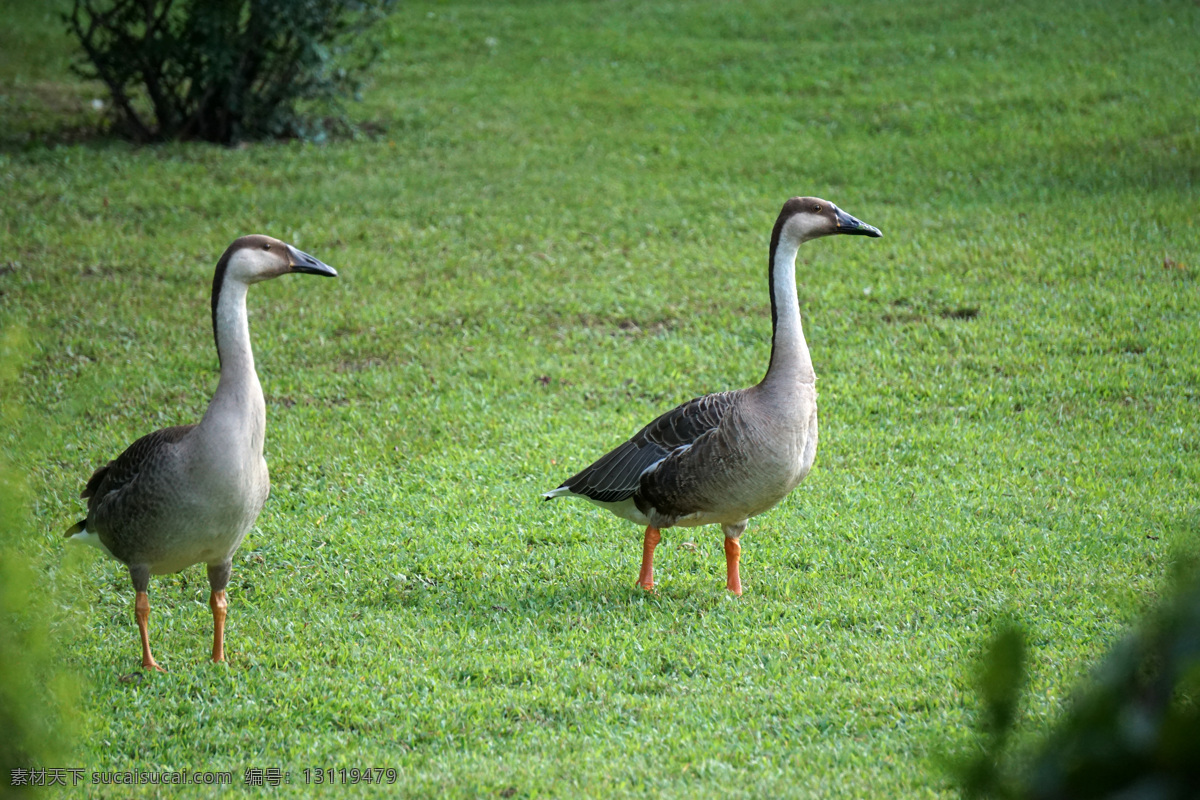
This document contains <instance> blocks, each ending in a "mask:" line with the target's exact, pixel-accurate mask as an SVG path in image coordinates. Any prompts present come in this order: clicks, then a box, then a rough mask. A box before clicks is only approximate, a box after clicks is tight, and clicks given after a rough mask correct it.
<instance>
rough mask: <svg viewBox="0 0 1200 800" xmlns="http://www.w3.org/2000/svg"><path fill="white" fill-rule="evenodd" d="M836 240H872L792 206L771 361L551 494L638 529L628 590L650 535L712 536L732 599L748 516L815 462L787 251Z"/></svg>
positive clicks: (867, 231)
mask: <svg viewBox="0 0 1200 800" xmlns="http://www.w3.org/2000/svg"><path fill="white" fill-rule="evenodd" d="M835 233H846V234H860V235H865V236H872V237H878V236H882V235H883V234H881V233H880V232H879V229H878V228H875V227H874V226H871V225H867V224H866V223H865V222H861V221H859V220H857V219H855V218H854V217H852V216H850V215H849V214H847V213H846V212H844V211H842V210H841V209H840V208H838V207H837V206H835V205H834V204H833V203H830V202H828V201H826V200H821V199H819V198H816V197H793V198H791V199H790V200H788V201H787V202H786V203H784V204H783V210H782V211H780V212H779V218H778V219H777V220H775V229H774V230H773V231H772V232H771V250H770V260H769V263H768V269H767V285H768V287H769V289H770V293H771V324H772V336H771V361H770V364H769V366H768V367H767V374H766V375H765V376H764V377H763V379H762V380H761V381H760V382H759V383H758V384H757V385H756V386H751V387H750V388H749V389H739V390H737V391H731V392H719V393H717V394H710V395H705V396H704V397H698V398H696V399H695V400H690V401H688V402H686V403H684V404H683V405H681V406H678V407H676V408H673V409H671V410H670V411H668V412H667V413H665V414H663V415H662V416H661V417H659V418H658V419H656V420H654V421H653V422H651V423H650V424H649V425H647V426H646V427H644V428H642V429H641V430H640V431H638V432H637V434H636V435H634V437H633V438H632V439H630V440H629V441H627V442H625V443H624V444H622V445H621V446H620V447H618V448H617V449H615V450H613V451H612V452H610V453H608V454H606V455H604V456H602V457H601V458H600V459H599V460H598V461H596V462H595V463H594V464H592V465H591V466H590V467H587V468H586V469H584V470H583V471H582V472H580V473H578V474H577V475H573V476H572V477H570V478H568V479H567V480H566V481H565V482H564V483H563V484H562V485H561V486H559V487H558V488H557V489H554V490H553V491H550V492H547V493H546V494H544V495H542V496H543V497H545V498H546V499H547V500H549V499H551V498H554V497H560V496H564V495H566V496H571V497H583V498H585V499H587V500H590V501H591V502H593V503H595V504H596V505H598V506H600V507H601V508H606V509H608V510H609V511H612V512H613V513H614V514H616V515H617V516H619V517H622V518H624V519H627V520H630V521H632V522H636V523H638V524H639V525H645V526H646V534H645V538H644V540H643V544H642V569H641V572H640V573H639V575H638V580H637V582H638V585H639V586H641V587H642V588H643V589H652V588H654V548H655V547H656V546H657V545H658V542H659V540H660V539H661V534H660V533H659V531H660V530H662V529H663V528H670V527H672V526H694V525H709V524H716V525H720V526H721V529H722V530H723V531H724V532H725V562H726V568H727V572H728V576H727V580H726V588H727V589H728V590H729V591H731V592H733V593H734V594H739V595H740V594H741V593H742V581H741V577H740V576H739V574H738V560H739V559H740V557H741V552H742V551H741V545H740V544H739V542H738V539H739V538H740V537H741V535H742V532H743V531H744V530H745V529H746V524H747V522H748V521H749V519H750V517H753V516H755V515H756V514H761V513H762V512H764V511H766V510H767V509H769V508H771V507H773V506H774V505H775V504H776V503H778V502H779V501H780V500H782V499H783V498H784V497H786V496H787V495H788V493H789V492H790V491H792V489H794V488H796V486H797V485H798V484H799V483H800V481H802V480H804V478H805V476H806V475H808V471H809V470H810V469H811V468H812V464H813V459H814V457H815V456H816V453H817V389H816V380H817V376H816V373H815V372H813V366H812V359H811V358H810V357H809V353H808V344H807V343H806V342H805V341H804V331H803V329H802V328H801V325H800V304H799V300H798V298H797V294H796V252H797V250H798V249H799V247H800V245H801V244H803V243H804V242H807V241H808V240H810V239H816V238H818V237H821V236H829V235H831V234H835Z"/></svg>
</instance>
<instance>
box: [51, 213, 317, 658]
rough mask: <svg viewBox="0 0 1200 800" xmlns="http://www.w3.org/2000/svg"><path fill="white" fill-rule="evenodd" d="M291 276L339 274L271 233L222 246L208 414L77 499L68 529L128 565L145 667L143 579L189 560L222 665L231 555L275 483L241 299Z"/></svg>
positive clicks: (109, 468) (143, 448)
mask: <svg viewBox="0 0 1200 800" xmlns="http://www.w3.org/2000/svg"><path fill="white" fill-rule="evenodd" d="M289 272H301V273H309V274H314V275H326V276H331V277H332V276H336V275H337V273H336V272H335V271H334V270H333V269H332V268H331V267H329V266H327V265H326V264H323V263H322V262H320V261H318V260H317V259H315V258H313V257H312V256H310V255H308V254H307V253H302V252H300V251H299V250H297V249H296V248H294V247H292V246H291V245H288V244H285V243H283V242H281V241H279V240H278V239H272V238H270V237H267V236H244V237H242V238H240V239H238V240H236V241H235V242H233V244H231V245H230V246H229V247H228V249H226V251H225V253H224V254H223V255H222V256H221V259H220V261H218V262H217V268H216V271H215V273H214V276H213V292H212V324H213V337H214V339H215V342H216V346H217V355H218V358H219V360H220V364H221V374H220V379H219V380H218V382H217V389H216V391H215V393H214V394H213V398H212V400H211V401H210V402H209V405H208V409H207V410H206V411H205V413H204V416H203V418H202V419H201V420H200V422H199V423H197V424H195V425H181V426H176V427H171V428H162V429H161V430H157V431H154V432H153V433H150V434H147V435H146V436H143V437H142V438H140V439H138V440H137V441H135V442H134V443H133V444H131V445H130V446H129V447H128V448H126V449H125V451H124V452H122V453H121V454H120V455H119V456H117V458H115V459H114V460H112V461H110V462H109V463H108V464H106V465H105V466H103V467H100V468H99V469H97V470H96V471H95V473H93V475H92V477H91V479H90V480H88V482H87V486H86V487H85V488H84V490H83V493H82V497H84V498H86V499H87V501H88V513H87V518H86V519H84V520H81V521H80V522H79V523H78V524H76V525H75V526H74V527H72V528H71V529H70V530H69V531H67V536H69V537H70V538H72V539H73V540H76V541H80V542H83V543H86V544H91V545H94V546H96V547H98V548H99V549H100V550H102V551H103V552H105V553H107V554H108V555H110V556H112V557H113V558H115V559H117V560H118V561H120V562H122V563H123V564H125V565H126V566H127V567H128V568H129V574H130V578H131V580H132V582H133V586H134V591H135V593H136V603H135V609H136V618H137V623H138V630H139V633H140V635H141V639H142V666H143V667H144V668H146V669H161V668H160V667H159V666H158V664H157V663H156V662H155V661H154V657H153V656H152V655H151V652H150V643H149V635H148V627H147V620H148V617H149V608H150V604H149V597H148V595H147V589H148V585H149V580H150V576H151V575H162V574H168V573H172V572H179V571H180V570H183V569H186V568H187V567H190V566H192V565H193V564H205V565H207V568H208V580H209V584H210V588H211V590H212V591H211V595H210V598H209V604H210V606H211V607H212V611H213V653H212V658H213V661H223V660H224V657H225V655H224V628H225V609H226V605H227V600H226V596H225V587H226V585H227V584H228V582H229V575H230V571H231V569H232V563H233V554H234V553H235V552H236V551H237V549H238V546H239V545H241V543H242V540H243V539H244V538H245V537H246V533H247V532H248V531H249V530H250V528H251V527H252V526H253V525H254V521H255V520H256V519H257V518H258V514H259V512H260V511H261V510H262V507H263V504H264V503H265V502H266V499H267V494H268V493H269V491H270V486H271V482H270V477H269V475H268V472H267V462H266V460H265V459H264V458H263V441H264V438H265V434H266V404H265V402H264V400H263V393H262V386H261V385H260V384H259V381H258V375H257V373H256V371H255V368H254V354H253V351H252V349H251V347H250V327H249V322H248V319H247V314H246V293H247V290H248V288H249V287H250V285H251V284H253V283H257V282H259V281H263V280H268V279H270V278H274V277H277V276H279V275H283V274H286V273H289Z"/></svg>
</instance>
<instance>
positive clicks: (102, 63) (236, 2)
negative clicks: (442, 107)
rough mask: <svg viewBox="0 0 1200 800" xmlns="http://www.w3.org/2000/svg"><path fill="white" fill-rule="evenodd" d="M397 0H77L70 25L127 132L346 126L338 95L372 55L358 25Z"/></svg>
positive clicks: (193, 134) (257, 133) (150, 135)
mask: <svg viewBox="0 0 1200 800" xmlns="http://www.w3.org/2000/svg"><path fill="white" fill-rule="evenodd" d="M395 2H396V0H179V2H176V0H75V3H74V6H73V8H72V10H71V12H70V14H68V15H66V22H67V26H68V28H69V30H70V32H71V33H72V34H73V35H74V36H75V37H76V38H77V39H78V40H79V43H80V45H81V46H82V48H83V55H84V57H85V58H86V60H81V61H80V62H79V63H77V64H76V66H75V69H76V71H77V72H78V73H79V74H80V75H82V76H83V77H85V78H94V79H98V80H101V81H103V82H104V83H105V85H106V86H107V87H108V90H109V93H110V94H111V99H112V109H113V113H114V122H115V124H116V126H117V127H118V128H119V130H120V131H121V132H122V133H123V134H125V135H126V136H129V137H130V138H133V139H134V140H136V141H141V142H149V141H165V140H169V139H201V140H205V141H210V142H220V143H222V144H232V143H234V142H238V141H242V140H246V139H263V138H273V137H286V136H299V137H303V138H318V137H319V136H321V135H323V134H324V132H325V131H326V129H327V128H328V127H329V126H330V125H341V126H344V125H346V124H347V123H346V119H345V115H344V112H343V107H342V105H341V101H342V100H343V99H344V98H346V97H349V96H353V95H355V94H356V93H357V91H358V89H359V86H360V83H359V80H360V76H361V75H362V74H363V72H364V71H365V69H366V68H367V67H368V66H369V65H370V63H371V62H372V61H373V60H374V58H375V56H376V54H377V48H375V47H372V46H370V45H369V44H364V43H363V41H362V37H361V34H362V33H363V32H365V31H366V29H367V28H368V27H370V26H371V25H372V24H373V23H375V22H376V21H378V20H379V19H380V18H382V17H383V16H384V15H386V13H387V12H388V10H390V9H391V7H392V6H394V4H395ZM301 105H305V106H307V107H309V108H317V107H324V108H325V109H326V110H327V112H329V114H330V115H329V116H327V117H326V118H324V119H318V118H315V117H311V116H306V115H305V114H304V113H302V111H301V110H300V106H301Z"/></svg>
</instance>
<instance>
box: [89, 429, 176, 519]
mask: <svg viewBox="0 0 1200 800" xmlns="http://www.w3.org/2000/svg"><path fill="white" fill-rule="evenodd" d="M194 427H196V426H195V425H176V426H174V427H171V428H162V429H161V430H157V431H155V432H154V433H148V434H146V435H145V436H143V437H142V438H140V439H138V440H137V441H136V442H134V443H133V444H131V445H129V447H127V448H125V452H123V453H121V455H119V456H117V457H116V458H114V459H113V460H112V461H110V462H108V463H107V464H105V465H104V466H103V467H100V468H99V469H97V470H96V471H95V472H93V473H92V477H91V478H89V479H88V482H87V486H85V487H84V489H83V493H82V494H80V495H79V496H80V497H83V498H87V501H88V513H89V514H91V513H92V512H94V511H95V510H96V509H97V508H98V507H99V506H100V505H101V504H102V503H104V502H105V501H106V500H108V499H110V498H111V497H112V496H114V495H117V494H119V493H120V492H121V491H122V490H124V489H125V488H126V487H128V486H129V485H130V484H132V483H133V482H134V480H135V479H136V478H137V477H138V475H140V474H141V472H142V469H143V467H145V466H146V464H147V463H149V462H150V461H151V460H153V458H154V457H155V456H156V455H157V454H159V453H160V452H162V450H163V449H164V448H165V447H167V446H168V445H172V444H175V443H176V442H178V441H179V440H180V439H182V438H183V437H184V436H186V435H187V434H188V432H189V431H191V430H192V428H194Z"/></svg>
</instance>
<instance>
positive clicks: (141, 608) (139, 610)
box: [133, 592, 166, 672]
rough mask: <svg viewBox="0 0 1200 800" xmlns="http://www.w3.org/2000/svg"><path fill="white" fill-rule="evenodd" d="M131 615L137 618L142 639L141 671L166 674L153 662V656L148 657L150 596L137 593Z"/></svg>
mask: <svg viewBox="0 0 1200 800" xmlns="http://www.w3.org/2000/svg"><path fill="white" fill-rule="evenodd" d="M133 613H134V616H135V617H136V618H137V626H138V633H139V634H140V635H141V637H142V669H155V670H158V671H159V672H166V670H165V669H163V668H162V667H160V666H159V665H158V664H157V663H156V662H155V661H154V656H152V655H150V629H149V626H148V624H147V623H148V622H149V620H150V595H148V594H146V593H145V592H138V593H137V595H136V596H135V599H134V603H133Z"/></svg>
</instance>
